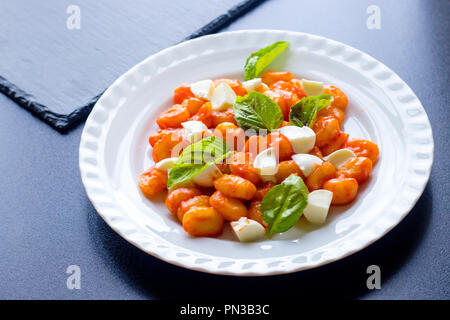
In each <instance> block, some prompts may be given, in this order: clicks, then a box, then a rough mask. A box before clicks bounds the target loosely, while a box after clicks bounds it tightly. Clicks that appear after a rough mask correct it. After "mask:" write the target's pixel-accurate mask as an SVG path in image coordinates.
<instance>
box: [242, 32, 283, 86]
mask: <svg viewBox="0 0 450 320" xmlns="http://www.w3.org/2000/svg"><path fill="white" fill-rule="evenodd" d="M288 45H289V42H288V41H278V42H275V43H274V44H271V45H270V46H267V47H265V48H262V49H260V50H258V51H257V52H255V53H252V54H251V55H250V57H248V58H247V61H246V62H245V67H244V80H245V81H247V80H251V79H254V78H257V77H258V76H259V75H260V74H261V72H263V70H264V69H265V68H266V67H267V66H268V65H269V64H270V63H271V62H272V61H273V60H274V59H275V58H276V57H278V55H280V53H282V52H283V51H284V50H285V49H286V48H287V46H288Z"/></svg>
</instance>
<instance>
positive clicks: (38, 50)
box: [0, 0, 264, 133]
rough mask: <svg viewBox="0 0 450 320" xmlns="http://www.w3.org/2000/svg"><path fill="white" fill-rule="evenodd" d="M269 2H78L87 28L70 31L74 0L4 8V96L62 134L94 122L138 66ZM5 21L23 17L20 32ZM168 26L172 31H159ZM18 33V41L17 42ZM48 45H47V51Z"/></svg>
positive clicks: (0, 70) (0, 79)
mask: <svg viewBox="0 0 450 320" xmlns="http://www.w3.org/2000/svg"><path fill="white" fill-rule="evenodd" d="M241 1H242V0H241ZM263 1H264V0H246V1H242V2H239V0H229V1H226V2H224V1H220V0H196V3H195V6H191V5H190V4H189V2H188V1H182V0H176V1H165V0H152V1H151V2H148V1H141V0H139V1H133V2H132V6H130V5H128V4H127V3H124V2H123V1H119V0H114V1H107V2H106V1H105V0H103V1H87V0H82V1H77V2H76V5H78V7H79V8H80V22H81V23H80V29H79V30H70V29H68V28H67V27H66V20H67V18H68V17H69V16H70V13H67V12H66V10H67V8H68V7H69V5H71V4H72V3H73V1H69V0H63V1H61V0H51V1H45V2H39V4H33V3H31V4H30V3H29V2H25V1H12V2H6V1H5V2H2V3H0V30H6V32H2V34H1V35H0V47H1V48H2V49H3V50H2V51H0V61H2V62H1V63H0V74H1V75H2V76H0V92H1V93H3V94H5V95H6V96H7V97H9V98H10V99H12V100H13V101H15V102H16V103H17V104H18V105H20V106H21V107H23V108H24V109H26V110H28V111H30V112H31V113H32V114H33V115H35V116H36V117H38V118H39V119H41V120H43V121H44V122H45V123H47V124H49V125H50V126H51V127H53V128H54V129H56V130H58V131H59V132H61V133H65V132H68V131H69V130H70V129H72V128H74V127H76V126H77V125H78V124H79V123H80V122H82V121H83V120H84V119H86V117H87V116H88V114H89V112H90V111H91V109H92V107H93V106H94V105H95V102H96V101H97V99H98V98H99V97H100V96H101V95H102V93H103V91H104V89H105V87H107V86H108V85H109V84H110V83H111V82H112V81H113V80H114V79H115V78H117V77H118V76H119V75H120V74H122V73H123V72H125V71H126V70H127V69H129V68H130V67H131V66H133V65H134V64H136V63H137V62H139V61H141V60H143V59H144V58H145V57H147V56H148V55H150V54H152V53H154V52H157V51H159V50H161V49H163V48H164V47H167V46H170V45H173V44H175V43H177V42H179V41H180V39H184V40H187V39H193V38H196V37H199V36H202V35H206V34H211V33H215V32H217V31H219V30H220V29H222V28H224V27H226V26H227V25H229V24H230V23H231V22H233V21H234V20H235V19H237V18H238V17H240V16H241V15H243V14H245V13H246V12H248V11H249V10H251V9H252V8H254V7H255V6H257V5H258V4H260V3H261V2H263ZM233 5H234V6H233ZM230 6H233V7H232V8H231V9H229V7H230ZM192 10H194V11H195V14H193V13H192ZM227 10H228V11H227ZM222 12H225V13H223V14H220V13H222ZM44 13H45V14H44ZM4 15H9V16H14V17H15V18H16V19H23V20H24V23H22V24H20V26H21V27H20V30H17V24H15V26H14V27H15V29H14V30H10V29H9V28H10V26H9V25H8V19H2V16H3V17H5V16H4ZM213 17H216V18H214V19H212V18H213ZM211 19H212V20H211ZM208 21H209V22H208ZM205 23H206V24H205ZM161 25H164V26H165V27H166V28H167V33H161V32H159V33H158V32H152V30H161V29H162V28H161ZM202 25H203V26H202ZM119 30H120V33H119V32H115V31H119ZM124 30H127V31H125V32H124ZM193 30H196V31H194V32H193V33H191V32H192V31H193ZM13 31H14V35H15V39H14V40H13V39H11V37H9V35H10V34H12V33H13ZM118 34H120V37H118V36H117V35H118ZM169 35H170V36H169ZM176 37H178V38H176ZM48 38H50V41H49V39H48ZM42 39H45V40H46V41H45V43H46V46H45V47H43V46H40V44H41V43H42ZM48 43H51V45H50V47H48ZM74 65H78V67H77V68H75V67H74ZM68 70H71V71H70V72H69V71H68ZM73 70H78V71H76V72H75V73H74V72H73ZM65 71H67V73H66V72H65ZM18 74H22V75H23V74H27V75H28V77H27V78H26V79H24V78H23V77H18V76H17V75H18ZM93 76H94V77H99V78H100V80H99V81H95V84H96V85H97V87H93V86H92V82H91V81H83V80H86V79H87V77H93ZM84 83H86V84H84ZM87 83H89V85H88V84H87ZM35 96H36V97H37V98H35Z"/></svg>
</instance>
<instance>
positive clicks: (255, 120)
mask: <svg viewBox="0 0 450 320" xmlns="http://www.w3.org/2000/svg"><path fill="white" fill-rule="evenodd" d="M234 119H235V120H236V122H237V124H238V125H239V127H241V128H243V129H244V130H247V129H255V130H260V129H264V130H269V131H270V130H273V129H277V128H279V127H280V125H281V123H282V122H283V113H282V112H281V109H280V107H279V106H278V104H276V103H275V102H274V101H273V100H272V99H270V98H269V97H268V96H265V95H264V94H262V93H260V92H255V91H252V92H250V93H249V94H247V95H246V96H244V97H237V98H236V102H235V104H234Z"/></svg>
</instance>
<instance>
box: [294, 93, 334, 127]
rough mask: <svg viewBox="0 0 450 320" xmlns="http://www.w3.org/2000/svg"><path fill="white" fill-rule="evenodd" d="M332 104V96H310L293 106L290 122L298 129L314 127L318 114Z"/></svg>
mask: <svg viewBox="0 0 450 320" xmlns="http://www.w3.org/2000/svg"><path fill="white" fill-rule="evenodd" d="M330 104H331V95H329V94H322V95H320V96H310V97H305V98H303V99H301V100H300V101H299V102H297V103H296V104H295V105H293V106H292V108H291V111H290V112H289V122H290V123H291V125H295V126H298V127H303V126H309V127H312V125H313V124H314V121H315V120H316V115H317V112H318V111H319V110H321V109H323V108H325V107H326V106H328V105H330Z"/></svg>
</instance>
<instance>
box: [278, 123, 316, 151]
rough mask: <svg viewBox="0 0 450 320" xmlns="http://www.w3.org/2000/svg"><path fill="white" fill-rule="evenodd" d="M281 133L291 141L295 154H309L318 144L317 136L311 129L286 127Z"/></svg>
mask: <svg viewBox="0 0 450 320" xmlns="http://www.w3.org/2000/svg"><path fill="white" fill-rule="evenodd" d="M280 133H281V134H282V135H283V136H285V137H286V138H287V139H288V140H289V142H290V143H291V145H292V149H293V150H294V152H295V153H308V152H310V151H311V150H312V149H313V148H314V144H315V143H316V134H315V133H314V131H313V130H312V129H311V128H310V127H306V126H304V127H297V126H284V127H281V128H280Z"/></svg>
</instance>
